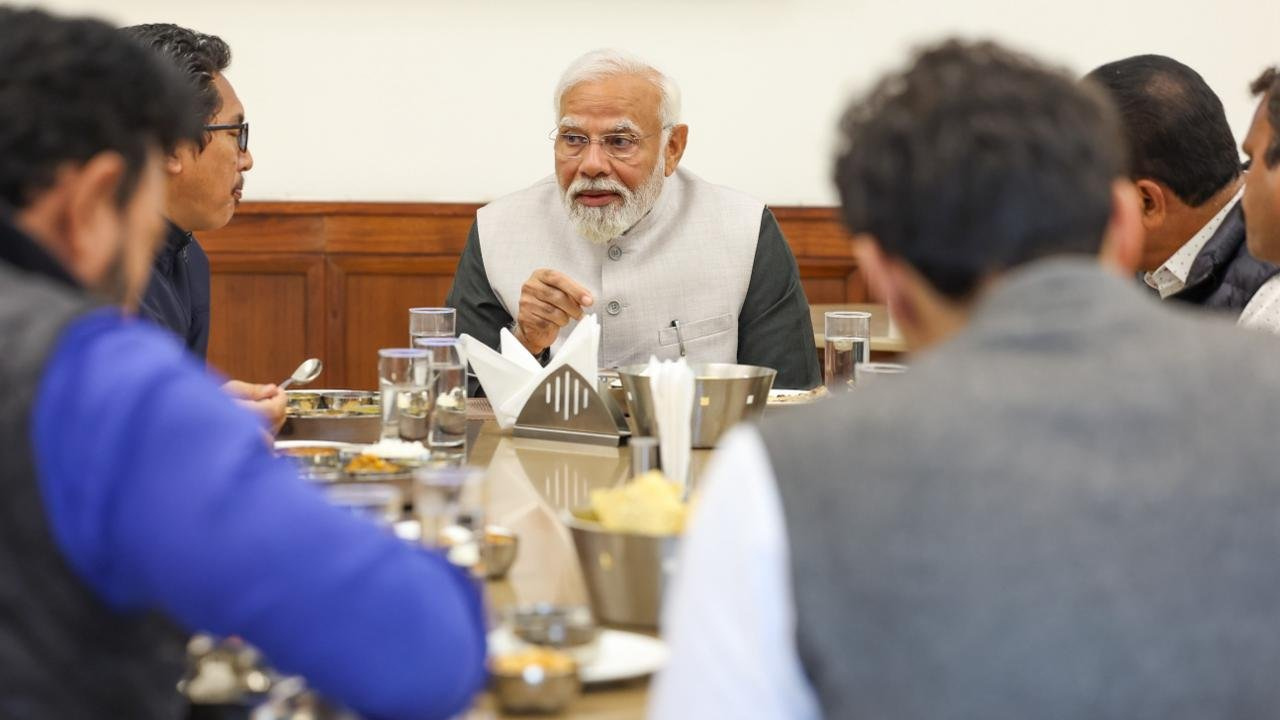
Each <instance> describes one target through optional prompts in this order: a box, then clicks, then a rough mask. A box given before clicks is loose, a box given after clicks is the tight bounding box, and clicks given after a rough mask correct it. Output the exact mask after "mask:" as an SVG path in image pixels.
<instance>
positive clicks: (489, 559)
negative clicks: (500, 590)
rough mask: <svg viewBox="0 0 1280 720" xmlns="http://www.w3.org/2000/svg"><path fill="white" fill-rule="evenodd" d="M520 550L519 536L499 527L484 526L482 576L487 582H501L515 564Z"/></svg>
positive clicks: (481, 553)
mask: <svg viewBox="0 0 1280 720" xmlns="http://www.w3.org/2000/svg"><path fill="white" fill-rule="evenodd" d="M519 549H520V536H518V535H516V533H515V531H513V530H509V529H507V528H504V527H502V526H500V525H486V526H485V529H484V545H483V546H482V549H481V550H480V559H481V561H482V562H484V576H485V578H486V579H489V580H501V579H502V578H503V577H505V576H506V574H507V572H508V571H510V570H511V566H512V565H514V564H515V562H516V555H517V553H518V552H519Z"/></svg>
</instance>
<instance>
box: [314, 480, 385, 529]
mask: <svg viewBox="0 0 1280 720" xmlns="http://www.w3.org/2000/svg"><path fill="white" fill-rule="evenodd" d="M325 497H326V498H328V500H329V502H331V503H333V504H334V505H337V506H338V507H341V508H346V509H347V510H349V511H350V512H351V513H353V514H355V515H358V516H361V517H365V518H368V519H371V520H373V521H374V522H376V523H378V524H379V525H391V524H393V523H395V522H396V521H397V520H399V519H400V515H401V512H402V511H403V510H404V493H402V492H401V491H400V488H397V487H396V486H395V485H384V484H379V483H352V484H341V485H332V486H330V487H328V488H327V489H326V490H325Z"/></svg>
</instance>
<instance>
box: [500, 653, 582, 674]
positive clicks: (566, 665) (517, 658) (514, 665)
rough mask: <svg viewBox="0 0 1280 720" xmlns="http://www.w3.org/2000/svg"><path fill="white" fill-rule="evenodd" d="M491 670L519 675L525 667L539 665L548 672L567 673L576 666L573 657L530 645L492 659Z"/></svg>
mask: <svg viewBox="0 0 1280 720" xmlns="http://www.w3.org/2000/svg"><path fill="white" fill-rule="evenodd" d="M492 667H493V672H495V673H498V674H499V675H519V674H520V673H523V672H524V671H525V670H526V669H527V668H531V667H540V668H542V669H543V670H545V671H547V672H549V673H556V674H559V673H569V672H573V671H574V669H575V668H576V667H577V666H576V664H575V663H574V662H573V658H572V657H570V656H569V655H566V654H565V653H562V652H559V651H557V650H552V649H549V648H543V647H531V648H526V649H524V650H519V651H517V652H513V653H507V654H506V655H499V656H498V657H496V658H494V659H493V666H492Z"/></svg>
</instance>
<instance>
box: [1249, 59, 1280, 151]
mask: <svg viewBox="0 0 1280 720" xmlns="http://www.w3.org/2000/svg"><path fill="white" fill-rule="evenodd" d="M1249 90H1250V91H1252V92H1253V94H1254V95H1255V96H1257V95H1261V96H1262V101H1263V102H1265V103H1266V104H1267V122H1268V123H1270V124H1271V144H1270V145H1268V146H1267V149H1266V154H1265V155H1263V162H1265V163H1266V164H1267V167H1269V168H1272V167H1275V166H1276V164H1277V163H1280V70H1277V69H1276V68H1275V67H1269V68H1267V69H1266V70H1263V71H1262V74H1261V75H1259V76H1258V78H1257V79H1256V80H1254V81H1253V83H1252V84H1251V85H1249Z"/></svg>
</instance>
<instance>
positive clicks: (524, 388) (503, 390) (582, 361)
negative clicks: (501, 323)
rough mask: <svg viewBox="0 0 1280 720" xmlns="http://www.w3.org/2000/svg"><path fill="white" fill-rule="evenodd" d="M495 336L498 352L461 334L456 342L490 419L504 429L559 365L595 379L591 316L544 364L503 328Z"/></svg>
mask: <svg viewBox="0 0 1280 720" xmlns="http://www.w3.org/2000/svg"><path fill="white" fill-rule="evenodd" d="M499 336H500V338H501V340H500V342H499V345H500V347H501V348H502V352H496V351H495V350H494V349H493V348H491V347H489V346H488V345H485V344H484V343H482V342H480V341H479V340H477V339H475V338H473V337H471V336H470V335H467V334H465V333H464V334H463V335H462V336H461V337H459V338H458V344H459V345H460V347H461V348H462V352H463V353H464V356H465V357H466V358H467V361H468V362H470V363H471V369H472V370H474V371H475V373H476V377H477V378H479V380H480V386H481V387H483V388H484V393H485V395H487V396H488V397H489V404H490V405H492V406H493V416H494V419H495V420H497V422H498V426H499V427H501V428H502V429H504V430H506V429H509V428H511V427H512V426H513V425H515V424H516V418H518V417H519V416H520V411H521V410H523V409H524V404H525V402H527V401H528V400H529V396H530V395H532V394H533V391H534V390H535V389H537V387H538V386H539V385H540V384H542V381H543V380H545V379H547V376H549V375H551V374H552V373H553V372H555V371H556V370H558V369H560V368H561V367H563V366H565V365H568V366H569V367H572V368H573V369H574V370H577V371H578V372H579V373H580V374H581V375H582V377H584V378H586V379H587V381H588V382H595V378H596V373H597V372H598V371H599V365H600V363H599V353H600V323H599V321H598V320H596V316H595V315H587V316H585V317H583V319H582V320H581V321H579V322H578V326H577V327H575V328H574V329H573V332H571V333H569V337H568V338H566V339H565V341H564V344H562V345H561V346H560V348H559V349H558V350H557V351H556V352H555V355H554V356H553V357H552V358H551V362H549V363H547V366H546V367H542V365H541V364H539V363H538V359H537V358H535V357H534V356H533V355H532V354H530V353H529V351H528V350H526V349H525V347H524V345H521V344H520V341H519V340H517V339H516V338H515V336H514V335H512V334H511V333H510V332H508V331H507V330H506V329H505V328H504V329H503V330H502V332H501V333H500V335H499Z"/></svg>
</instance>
